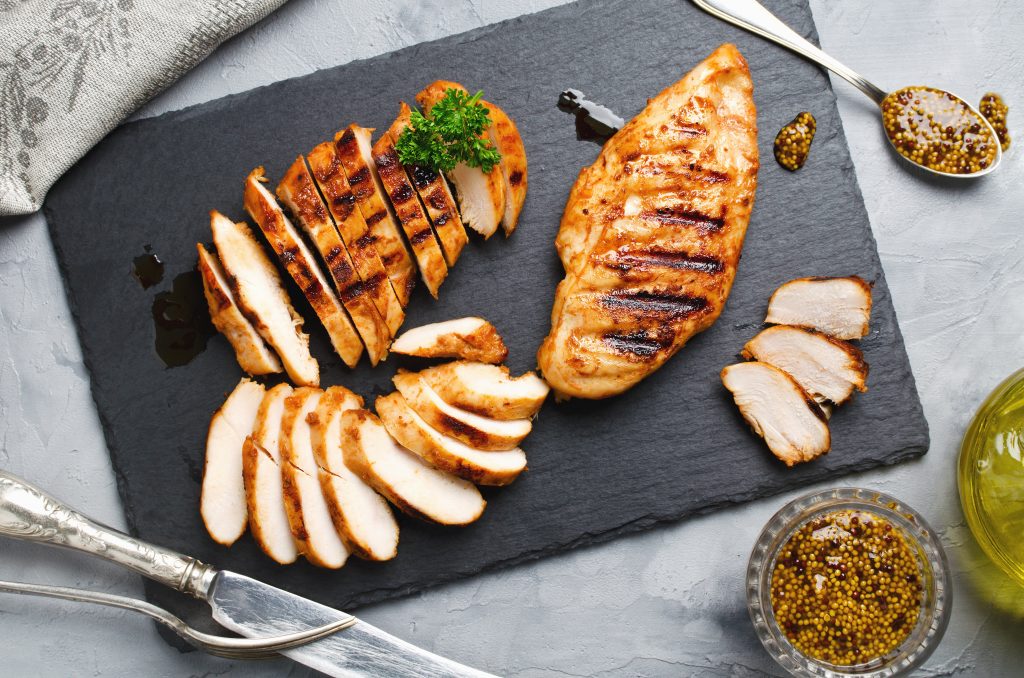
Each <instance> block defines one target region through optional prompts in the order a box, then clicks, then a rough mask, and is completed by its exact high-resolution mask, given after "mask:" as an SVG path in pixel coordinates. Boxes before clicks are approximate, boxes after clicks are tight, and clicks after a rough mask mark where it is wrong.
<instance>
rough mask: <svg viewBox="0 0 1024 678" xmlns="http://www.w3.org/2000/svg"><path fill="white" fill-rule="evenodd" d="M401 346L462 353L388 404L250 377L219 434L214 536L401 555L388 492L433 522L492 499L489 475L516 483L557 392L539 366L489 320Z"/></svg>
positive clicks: (210, 518)
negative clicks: (536, 421) (520, 366)
mask: <svg viewBox="0 0 1024 678" xmlns="http://www.w3.org/2000/svg"><path fill="white" fill-rule="evenodd" d="M395 347H396V348H395V349H394V350H395V351H396V352H397V351H399V350H401V351H402V352H404V353H408V354H410V355H418V356H424V357H433V358H437V357H444V358H450V357H454V358H460V360H456V361H454V362H447V363H442V364H439V365H435V366H433V367H429V368H427V369H424V370H422V371H420V372H408V371H404V370H400V371H399V372H398V374H396V375H395V377H394V384H395V387H396V389H397V390H396V391H395V392H393V393H391V394H389V395H386V396H381V397H379V398H377V400H376V403H375V409H376V414H374V413H372V412H370V411H369V410H367V409H365V408H364V402H363V399H362V398H361V397H359V396H358V395H356V394H354V393H352V392H351V391H349V390H348V389H346V388H344V387H342V386H332V387H330V388H327V389H325V390H321V389H319V388H315V387H310V386H300V387H298V388H294V387H292V386H291V385H289V384H278V385H277V386H274V387H272V388H270V389H267V388H265V387H264V386H262V385H261V384H259V383H257V382H255V381H252V380H250V379H242V381H241V382H240V383H239V384H238V386H237V387H236V388H235V390H234V391H233V392H232V393H231V395H230V396H228V398H227V400H226V401H225V403H224V404H223V406H221V408H220V409H219V410H218V411H217V413H216V414H215V415H214V417H213V420H212V421H211V423H210V430H209V435H208V438H207V449H206V469H205V473H204V476H203V488H202V499H201V514H202V517H203V522H204V523H205V524H206V527H207V530H208V531H209V533H210V536H211V537H213V539H214V540H215V541H217V542H219V543H221V544H224V545H231V544H232V543H234V542H235V541H236V540H237V539H238V538H239V537H241V536H242V534H244V532H245V530H246V528H247V527H248V529H249V531H250V532H251V533H252V536H253V538H254V539H255V541H256V542H257V543H258V544H259V545H260V547H261V548H262V549H263V551H264V552H265V553H266V554H267V555H268V556H270V557H271V558H273V559H274V560H275V561H277V562H279V563H292V562H294V561H295V560H296V559H297V558H298V557H299V556H300V555H302V556H304V557H305V558H306V560H308V561H309V562H310V563H313V564H314V565H318V566H321V567H327V568H340V567H341V566H342V565H344V564H345V561H346V560H347V559H348V557H349V555H350V554H355V555H356V556H358V557H360V558H364V559H368V560H389V559H391V558H394V557H395V555H396V554H397V548H398V531H399V528H398V522H397V521H396V520H395V517H394V515H393V513H392V511H391V508H390V507H389V506H388V503H389V502H390V503H391V504H393V505H394V506H396V507H397V508H398V509H399V510H401V511H402V512H404V513H406V514H408V515H411V516H414V517H416V518H420V519H422V520H425V521H429V522H432V523H437V524H440V525H453V526H458V525H468V524H469V523H472V522H473V521H475V520H476V519H477V518H479V517H480V515H481V514H482V513H483V510H484V507H485V506H486V502H485V501H484V499H483V497H482V496H481V494H480V491H479V490H478V489H477V487H476V486H477V485H492V486H493V485H507V484H509V483H511V482H512V481H514V480H515V479H516V478H517V477H518V476H519V474H520V473H521V472H522V471H523V470H525V469H526V455H525V453H524V452H523V450H522V449H520V448H519V444H520V443H521V442H522V440H523V438H525V437H526V436H527V434H529V433H530V430H531V429H532V427H533V424H532V419H533V417H534V416H535V415H536V413H537V411H538V410H539V409H540V407H541V405H542V404H543V402H544V399H545V398H546V397H547V394H548V390H549V389H548V386H547V384H546V383H544V381H543V380H541V379H540V378H539V377H537V376H536V375H535V374H533V373H532V372H531V373H527V374H524V375H523V376H520V377H517V378H513V377H512V376H511V375H510V374H509V371H508V369H507V368H505V367H504V366H501V365H498V364H495V363H500V362H501V361H503V360H504V359H505V357H506V356H507V353H508V351H507V349H506V348H505V346H504V343H503V342H502V340H501V337H500V336H499V335H498V333H497V331H496V330H495V328H494V327H493V326H492V325H491V324H490V323H488V322H486V321H485V320H483V319H480V318H462V319H458V320H454V321H449V322H445V323H438V324H436V325H428V326H425V327H421V328H417V329H414V330H410V331H409V332H407V333H406V334H405V335H403V336H402V337H399V338H398V340H396V342H395ZM482 359H486V360H489V362H483V361H482Z"/></svg>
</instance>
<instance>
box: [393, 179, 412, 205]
mask: <svg viewBox="0 0 1024 678" xmlns="http://www.w3.org/2000/svg"><path fill="white" fill-rule="evenodd" d="M413 195H414V194H413V191H412V186H410V185H409V182H408V181H406V182H403V183H402V185H401V186H399V187H398V188H396V189H395V192H394V193H392V194H391V202H392V203H394V205H395V208H397V207H398V206H399V205H404V204H405V203H407V202H409V200H410V199H412V197H413Z"/></svg>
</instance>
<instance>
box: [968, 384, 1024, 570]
mask: <svg viewBox="0 0 1024 678" xmlns="http://www.w3.org/2000/svg"><path fill="white" fill-rule="evenodd" d="M958 479H959V484H960V502H961V503H962V504H963V507H964V513H965V514H966V515H967V523H968V525H970V527H971V531H972V532H973V533H974V536H975V538H977V540H978V543H979V544H980V545H981V548H982V549H983V550H984V551H985V553H986V554H987V555H988V557H989V558H991V559H992V560H993V561H994V562H995V563H996V564H997V565H998V566H999V567H1000V568H1002V569H1003V570H1004V571H1005V572H1006V573H1007V574H1008V575H1010V577H1011V578H1013V579H1014V580H1016V581H1017V582H1018V583H1019V584H1021V586H1024V369H1022V370H1019V371H1018V372H1016V373H1015V374H1013V375H1011V376H1010V378H1009V379H1007V380H1006V381H1004V382H1003V383H1002V384H1000V385H999V386H997V387H996V389H995V390H994V391H992V393H991V394H990V395H989V396H988V398H986V399H985V402H983V403H982V404H981V407H980V408H979V409H978V413H977V414H975V415H974V420H973V421H971V425H970V426H969V427H968V429H967V433H966V434H965V435H964V441H963V445H962V447H961V448H960V464H959V468H958Z"/></svg>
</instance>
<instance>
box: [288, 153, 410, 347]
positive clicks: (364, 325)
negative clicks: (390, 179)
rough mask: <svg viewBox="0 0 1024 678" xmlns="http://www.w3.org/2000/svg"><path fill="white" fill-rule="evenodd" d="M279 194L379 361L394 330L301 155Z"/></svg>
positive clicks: (293, 165)
mask: <svg viewBox="0 0 1024 678" xmlns="http://www.w3.org/2000/svg"><path fill="white" fill-rule="evenodd" d="M277 197H278V198H279V199H280V200H281V204H283V205H284V206H285V207H287V208H288V210H289V211H290V212H291V213H292V216H293V217H294V218H295V220H296V221H298V223H299V225H300V226H301V227H302V230H303V231H305V232H306V234H307V235H308V236H309V238H310V240H311V241H312V242H313V245H314V247H316V249H317V250H318V251H319V252H320V256H321V258H322V259H323V261H324V263H325V264H326V265H327V271H328V273H329V274H330V276H331V279H332V280H333V281H334V286H335V289H336V290H337V293H338V297H339V299H340V300H341V303H342V305H343V306H344V307H345V310H346V311H348V315H349V318H350V319H351V320H352V324H353V325H354V326H355V328H356V331H357V332H358V333H359V336H360V337H361V338H362V340H363V344H364V345H365V346H366V352H367V354H368V355H369V357H370V364H371V365H376V364H377V363H379V362H380V361H381V360H383V359H384V357H385V356H386V355H387V353H388V343H389V340H390V338H391V332H390V331H389V330H388V327H387V324H386V323H385V322H384V318H382V317H381V315H380V313H378V312H377V307H376V306H375V305H374V303H373V299H372V298H371V297H370V294H369V292H368V288H367V286H366V285H364V284H363V281H362V279H361V278H360V277H359V274H358V273H357V272H356V269H355V265H354V264H353V263H352V258H351V257H350V256H349V252H348V248H347V247H345V243H344V242H342V240H341V236H340V235H339V234H338V229H337V228H335V227H334V221H333V220H332V218H331V215H330V214H329V213H328V212H327V206H326V205H324V201H323V199H322V198H321V197H320V193H319V191H318V190H317V187H316V183H315V182H314V181H313V177H312V175H310V173H309V168H308V167H306V160H305V159H304V158H303V157H302V156H301V155H300V156H299V157H298V158H296V160H295V162H293V163H292V166H291V167H289V168H288V171H287V172H285V174H284V177H282V179H281V183H280V184H278V185H277Z"/></svg>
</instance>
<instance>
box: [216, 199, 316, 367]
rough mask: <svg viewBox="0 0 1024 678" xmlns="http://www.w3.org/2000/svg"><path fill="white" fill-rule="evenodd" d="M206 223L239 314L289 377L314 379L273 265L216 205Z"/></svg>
mask: <svg viewBox="0 0 1024 678" xmlns="http://www.w3.org/2000/svg"><path fill="white" fill-rule="evenodd" d="M210 228H211V230H212V231H213V242H214V243H215V244H216V245H217V253H218V254H220V259H221V263H223V265H224V272H225V273H226V274H227V279H228V282H229V283H230V285H231V292H232V294H234V296H235V301H236V302H237V303H238V307H239V308H240V309H241V311H242V313H243V314H245V317H246V318H248V320H249V322H251V323H252V325H253V327H255V328H256V331H257V332H259V334H260V336H261V337H263V339H264V340H266V342H267V343H268V344H270V345H271V346H272V347H273V349H274V350H275V351H276V352H277V355H278V356H279V357H280V358H281V362H282V363H283V364H284V369H285V371H287V372H288V376H289V377H290V378H291V380H292V381H294V382H295V383H297V384H302V385H304V386H316V385H317V384H319V383H320V366H319V365H318V364H317V362H316V360H314V359H313V356H312V355H310V352H309V336H308V335H307V334H305V333H304V332H303V331H302V316H300V315H299V314H298V313H296V312H295V308H294V307H293V306H292V303H291V301H290V300H289V299H288V293H287V292H285V290H284V285H283V284H282V283H281V278H280V276H278V274H277V269H276V268H274V264H272V263H271V261H270V259H268V258H267V255H266V254H265V253H264V252H263V248H262V247H260V244H259V243H258V242H257V241H256V238H255V237H254V236H253V234H252V231H250V230H249V227H248V226H246V225H245V224H236V223H234V222H233V221H231V220H230V219H228V218H227V217H225V216H224V215H223V214H221V213H220V212H217V211H216V210H213V211H211V212H210Z"/></svg>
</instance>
